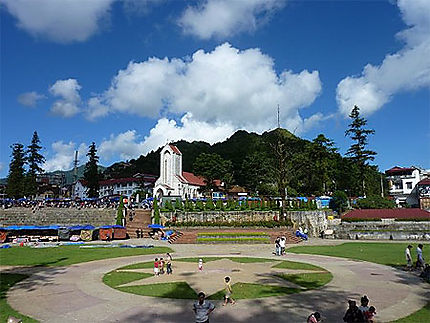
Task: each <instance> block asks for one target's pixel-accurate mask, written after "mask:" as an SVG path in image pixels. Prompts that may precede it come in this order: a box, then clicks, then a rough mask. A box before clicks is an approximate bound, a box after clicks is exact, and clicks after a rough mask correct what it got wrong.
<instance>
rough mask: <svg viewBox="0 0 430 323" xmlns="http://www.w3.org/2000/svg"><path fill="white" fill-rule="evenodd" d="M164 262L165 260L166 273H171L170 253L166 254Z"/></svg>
mask: <svg viewBox="0 0 430 323" xmlns="http://www.w3.org/2000/svg"><path fill="white" fill-rule="evenodd" d="M166 255H167V256H166V262H167V275H171V274H172V256H171V255H170V253H167V254H166Z"/></svg>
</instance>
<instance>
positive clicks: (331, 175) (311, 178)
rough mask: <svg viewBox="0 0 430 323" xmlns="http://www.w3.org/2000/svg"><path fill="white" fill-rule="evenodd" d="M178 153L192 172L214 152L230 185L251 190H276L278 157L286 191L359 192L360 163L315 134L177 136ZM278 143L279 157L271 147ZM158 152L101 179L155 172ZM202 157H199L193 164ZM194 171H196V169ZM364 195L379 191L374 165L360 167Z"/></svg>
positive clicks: (111, 169)
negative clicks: (212, 139) (215, 139)
mask: <svg viewBox="0 0 430 323" xmlns="http://www.w3.org/2000/svg"><path fill="white" fill-rule="evenodd" d="M173 144H174V145H176V146H177V147H178V148H179V150H180V151H181V152H182V160H183V170H184V171H189V172H196V170H197V169H196V168H198V166H199V165H196V164H195V163H196V159H197V158H198V157H199V156H200V155H201V154H206V156H210V155H211V154H217V155H219V156H220V157H221V158H222V159H223V160H225V161H229V162H231V165H232V168H231V174H230V175H231V182H230V183H228V184H230V185H233V184H235V185H240V186H244V187H246V188H247V189H249V190H250V191H251V192H253V193H255V194H257V193H258V194H261V195H279V194H278V193H279V187H278V184H279V180H277V178H278V177H279V172H280V169H279V168H280V167H279V161H280V158H282V159H283V160H284V163H283V165H282V168H283V169H282V171H283V172H284V181H285V183H284V184H285V187H287V194H288V195H291V196H294V195H321V194H327V193H329V192H334V191H336V190H340V191H345V192H346V193H347V195H349V196H358V195H361V187H362V184H361V181H360V178H361V177H360V172H361V166H360V165H358V164H357V163H356V162H355V161H354V160H353V159H352V158H348V157H343V156H341V155H340V154H339V153H338V151H337V149H336V147H335V145H334V143H333V142H332V141H331V140H330V139H327V138H325V136H324V135H322V134H320V135H318V136H317V138H315V139H314V140H312V141H309V140H304V139H301V138H299V137H297V136H294V135H293V134H291V133H290V132H289V131H287V130H285V129H275V130H272V131H268V132H265V133H263V134H261V135H259V134H256V133H249V132H247V131H243V130H239V131H237V132H236V133H234V134H233V135H232V136H231V137H230V138H228V139H227V140H225V141H223V142H220V143H216V144H213V145H210V144H208V143H206V142H201V141H194V142H186V141H178V142H175V143H173ZM279 145H281V146H282V152H281V155H282V156H280V155H279V154H278V155H277V154H276V149H277V148H279V147H280V146H279ZM160 151H161V148H159V149H157V150H156V151H152V152H150V153H148V154H147V155H145V156H143V155H142V156H140V157H139V158H137V159H132V160H130V161H128V162H127V163H126V162H120V163H115V164H113V165H112V166H110V167H108V168H107V169H106V170H105V171H104V177H105V178H119V177H129V176H132V175H134V174H136V173H151V174H155V175H159V171H160V169H159V168H160ZM202 162H203V163H204V160H203V161H202V160H201V159H200V160H199V163H202ZM196 173H198V172H196ZM364 173H365V181H366V188H365V189H366V195H376V194H379V193H380V176H382V174H380V173H379V171H378V169H377V166H370V165H366V166H365V171H364Z"/></svg>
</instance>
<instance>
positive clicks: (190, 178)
mask: <svg viewBox="0 0 430 323" xmlns="http://www.w3.org/2000/svg"><path fill="white" fill-rule="evenodd" d="M181 177H182V178H183V179H185V181H186V182H187V183H188V184H192V185H197V186H205V185H206V183H205V181H204V179H203V177H201V176H196V175H194V174H193V173H189V172H182V176H181Z"/></svg>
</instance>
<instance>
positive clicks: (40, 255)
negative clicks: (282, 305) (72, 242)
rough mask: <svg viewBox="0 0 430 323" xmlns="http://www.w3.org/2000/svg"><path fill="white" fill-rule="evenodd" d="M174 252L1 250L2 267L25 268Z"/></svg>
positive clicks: (62, 248) (71, 248) (63, 248)
mask: <svg viewBox="0 0 430 323" xmlns="http://www.w3.org/2000/svg"><path fill="white" fill-rule="evenodd" d="M166 252H173V250H172V249H170V248H167V247H154V248H79V246H60V247H57V248H30V247H13V248H10V249H2V250H0V263H1V264H2V265H23V266H68V265H72V264H77V263H81V262H87V261H92V260H100V259H107V258H116V257H128V256H137V255H148V254H165V253H166Z"/></svg>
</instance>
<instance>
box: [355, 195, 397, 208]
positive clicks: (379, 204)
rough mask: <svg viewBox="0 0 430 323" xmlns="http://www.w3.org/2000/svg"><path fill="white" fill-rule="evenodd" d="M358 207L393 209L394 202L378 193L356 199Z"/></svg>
mask: <svg viewBox="0 0 430 323" xmlns="http://www.w3.org/2000/svg"><path fill="white" fill-rule="evenodd" d="M356 206H357V207H358V208H359V209H394V208H395V207H396V203H394V201H391V200H388V199H386V198H383V197H381V196H378V195H373V196H368V197H366V198H365V199H360V200H358V201H357V204H356Z"/></svg>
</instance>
